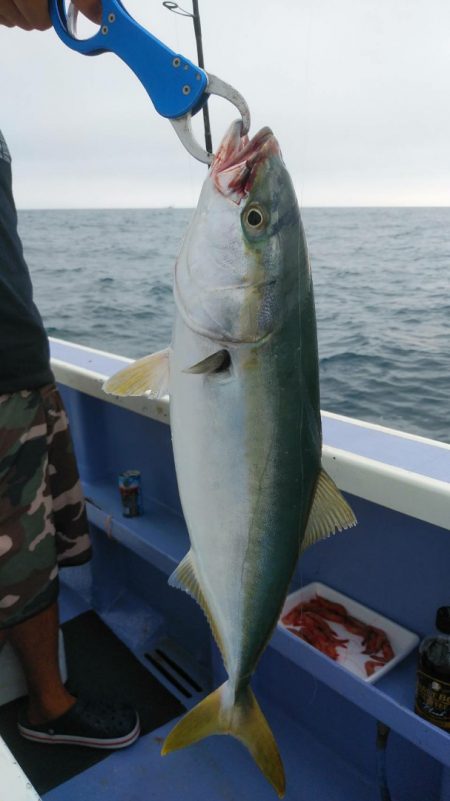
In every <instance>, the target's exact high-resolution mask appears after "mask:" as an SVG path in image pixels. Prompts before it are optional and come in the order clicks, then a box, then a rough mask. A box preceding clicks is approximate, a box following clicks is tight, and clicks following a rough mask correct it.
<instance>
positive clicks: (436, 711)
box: [415, 670, 450, 731]
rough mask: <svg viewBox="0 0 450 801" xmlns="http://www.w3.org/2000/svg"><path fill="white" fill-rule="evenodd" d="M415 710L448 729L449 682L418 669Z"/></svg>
mask: <svg viewBox="0 0 450 801" xmlns="http://www.w3.org/2000/svg"><path fill="white" fill-rule="evenodd" d="M415 711H416V712H417V714H418V715H420V716H421V717H422V718H425V719H426V720H429V721H430V723H434V724H435V725H436V726H439V727H440V728H441V729H447V730H448V731H450V683H448V682H446V681H442V680H441V679H436V678H433V676H429V675H428V674H427V673H423V671H421V670H418V671H417V690H416V707H415Z"/></svg>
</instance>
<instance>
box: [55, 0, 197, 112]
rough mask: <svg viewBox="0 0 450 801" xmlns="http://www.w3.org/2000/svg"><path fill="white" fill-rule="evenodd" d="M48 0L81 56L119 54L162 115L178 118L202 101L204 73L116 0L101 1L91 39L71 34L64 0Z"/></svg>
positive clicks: (63, 35) (61, 35) (57, 27)
mask: <svg viewBox="0 0 450 801" xmlns="http://www.w3.org/2000/svg"><path fill="white" fill-rule="evenodd" d="M49 3H50V16H51V19H52V22H53V27H54V28H55V31H56V33H57V34H58V36H59V38H60V39H61V40H62V41H63V42H64V43H65V44H66V45H67V46H68V47H70V48H71V49H72V50H76V51H77V52H78V53H82V54H83V55H85V56H97V55H99V54H100V53H105V52H112V53H115V54H116V55H117V56H119V58H121V59H122V61H124V62H125V64H128V66H129V67H130V69H132V70H133V72H134V73H135V75H136V76H137V77H138V78H139V80H140V81H141V83H142V84H143V86H144V88H145V89H146V91H147V92H148V94H149V96H150V99H151V101H152V103H153V105H154V107H155V109H156V111H157V112H158V114H161V116H162V117H171V118H176V117H181V116H182V115H183V114H186V113H187V112H189V111H191V110H192V111H194V112H195V111H197V110H198V108H199V107H200V106H201V105H202V101H203V94H204V92H205V89H206V86H207V84H208V79H207V77H206V73H205V72H204V71H203V70H201V69H200V68H199V67H197V66H196V65H195V64H193V63H192V62H191V61H189V60H188V59H187V58H184V57H183V56H181V55H179V54H178V53H175V52H174V51H173V50H171V49H170V48H169V47H166V45H164V44H163V43H162V42H160V41H159V39H156V37H155V36H152V34H151V33H149V32H148V31H146V30H145V28H143V27H142V25H139V23H138V22H136V20H134V19H133V17H131V16H130V14H129V13H128V11H127V10H126V8H125V7H124V6H123V5H122V3H121V2H120V0H102V24H101V26H100V29H99V31H98V33H96V34H95V35H94V36H92V37H91V38H90V39H77V38H76V37H75V36H72V34H71V33H69V30H68V23H67V14H66V9H65V5H64V0H49Z"/></svg>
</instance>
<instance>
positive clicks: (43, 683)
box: [9, 603, 75, 724]
mask: <svg viewBox="0 0 450 801" xmlns="http://www.w3.org/2000/svg"><path fill="white" fill-rule="evenodd" d="M58 629H59V623H58V607H57V604H56V603H53V604H52V605H51V606H49V607H47V609H44V610H43V611H42V612H39V613H38V614H37V615H34V616H33V617H30V618H28V620H25V621H24V622H23V623H18V624H17V625H16V626H13V627H12V628H11V629H9V639H10V642H11V644H12V646H13V648H14V650H15V651H16V652H17V654H18V656H19V659H20V661H21V664H22V667H23V669H24V673H25V678H26V681H27V685H28V712H27V717H28V720H29V722H30V723H33V724H41V723H44V722H45V721H47V720H51V719H52V718H57V717H59V716H60V715H63V714H64V712H67V710H68V709H70V707H71V706H73V705H74V703H75V698H74V697H73V695H71V694H70V693H69V692H68V691H67V690H66V688H65V687H64V684H63V683H62V679H61V674H60V670H59V662H58Z"/></svg>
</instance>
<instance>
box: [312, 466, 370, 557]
mask: <svg viewBox="0 0 450 801" xmlns="http://www.w3.org/2000/svg"><path fill="white" fill-rule="evenodd" d="M356 522H357V521H356V517H355V515H354V514H353V512H352V510H351V508H350V506H349V505H348V503H347V501H346V500H345V499H344V497H343V496H342V495H341V493H340V491H339V490H338V488H337V486H336V484H335V483H334V481H333V479H332V478H330V476H329V475H328V473H326V472H325V470H323V469H322V470H321V471H320V473H319V478H318V480H317V484H316V488H315V491H314V499H313V503H312V507H311V511H310V513H309V518H308V523H307V526H306V530H305V536H304V538H303V541H302V543H301V550H302V551H304V550H305V548H308V547H309V545H313V544H314V543H315V542H318V541H319V540H322V539H325V538H326V537H330V536H331V535H332V534H335V533H336V531H342V530H343V529H346V528H351V527H352V526H355V525H356Z"/></svg>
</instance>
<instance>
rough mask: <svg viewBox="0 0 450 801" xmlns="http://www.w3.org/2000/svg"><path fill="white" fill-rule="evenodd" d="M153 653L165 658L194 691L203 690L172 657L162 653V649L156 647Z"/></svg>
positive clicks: (199, 691)
mask: <svg viewBox="0 0 450 801" xmlns="http://www.w3.org/2000/svg"><path fill="white" fill-rule="evenodd" d="M155 653H156V654H158V656H160V657H161V658H162V659H163V660H165V661H166V662H167V664H168V665H169V666H170V667H171V668H172V670H174V671H175V673H178V675H179V676H180V677H181V678H182V679H184V680H185V681H186V682H187V683H188V684H190V686H191V687H192V689H193V690H195V692H197V693H201V692H202V691H203V687H201V686H200V684H198V683H197V682H196V681H195V679H193V678H192V676H189V674H188V673H186V671H185V670H183V668H182V667H181V666H180V665H178V664H177V663H176V662H175V661H174V660H173V659H171V657H170V656H168V655H167V654H166V653H164V651H162V650H161V649H160V648H156V649H155Z"/></svg>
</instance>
